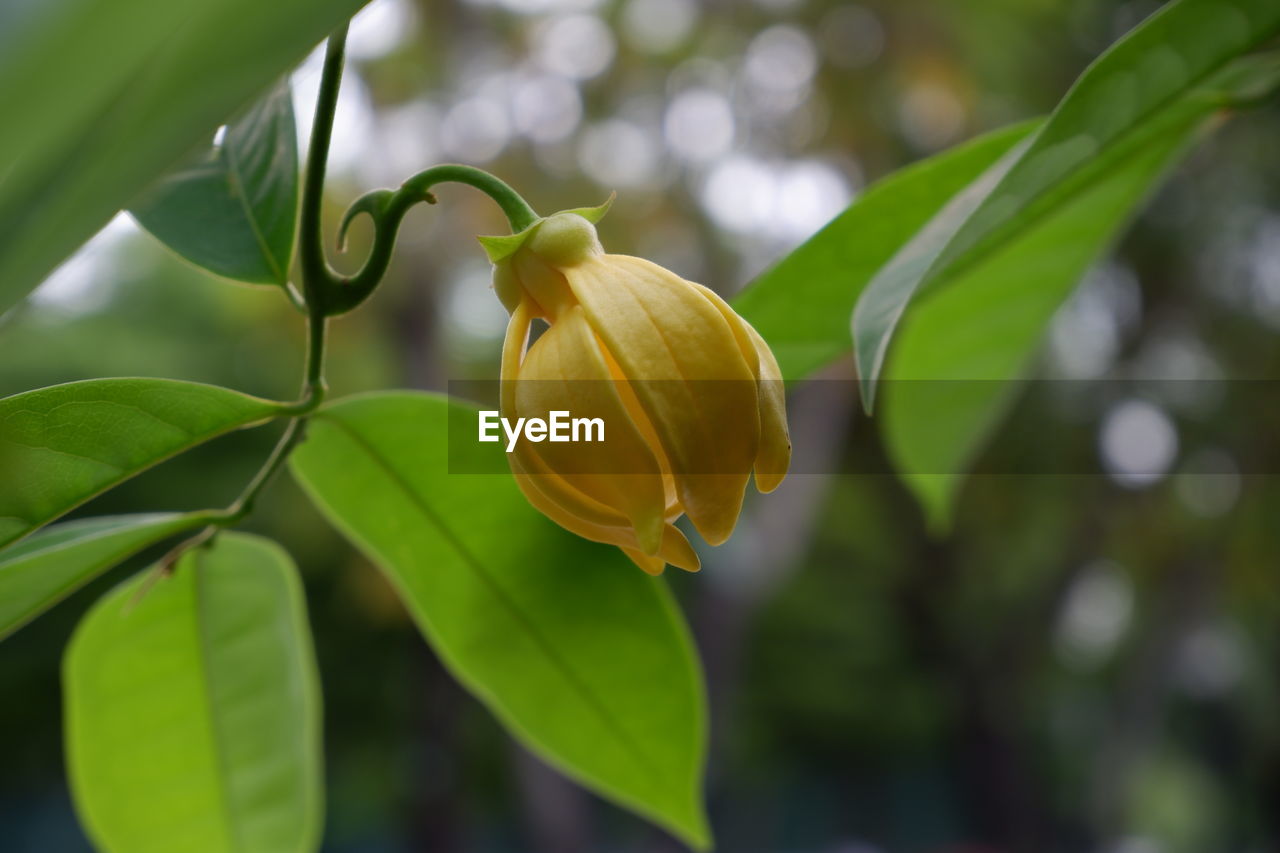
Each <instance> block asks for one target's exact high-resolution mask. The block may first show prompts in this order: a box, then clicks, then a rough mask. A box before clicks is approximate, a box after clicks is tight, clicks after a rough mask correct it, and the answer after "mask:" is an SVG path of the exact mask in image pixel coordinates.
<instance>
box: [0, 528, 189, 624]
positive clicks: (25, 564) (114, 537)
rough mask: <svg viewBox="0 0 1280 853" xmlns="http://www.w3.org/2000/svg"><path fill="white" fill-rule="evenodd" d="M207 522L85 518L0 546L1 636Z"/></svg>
mask: <svg viewBox="0 0 1280 853" xmlns="http://www.w3.org/2000/svg"><path fill="white" fill-rule="evenodd" d="M205 523H206V519H205V516H203V515H202V514H199V513H190V514H185V515H184V514H179V513H154V514H148V515H120V516H108V517H103V518H87V519H82V520H79V521H68V522H67V523H65V524H58V525H54V526H53V527H47V528H45V529H44V530H41V531H40V532H38V533H36V534H35V535H33V536H30V537H28V538H26V539H24V540H22V541H21V542H17V543H15V544H13V545H10V546H9V547H8V548H5V549H4V550H0V639H4V638H5V637H7V636H9V635H10V634H12V633H13V632H14V631H16V630H18V629H19V628H21V627H22V626H23V625H25V624H26V623H27V622H29V621H31V620H32V619H34V618H35V617H37V616H39V615H40V614H41V613H43V612H44V611H46V610H48V609H49V608H50V607H52V606H53V605H55V604H57V603H58V602H59V601H61V600H62V599H64V598H66V597H67V596H68V595H70V594H71V593H73V592H75V591H76V590H77V589H79V588H80V587H81V586H83V585H84V584H86V583H88V582H89V581H91V580H93V579H94V578H95V577H97V576H98V575H100V574H102V573H103V572H105V571H106V570H107V569H110V568H111V567H112V566H115V565H117V564H119V563H120V562H122V561H124V560H126V559H128V558H129V557H132V556H133V555H134V554H137V553H138V552H139V551H142V550H143V549H145V548H148V547H150V546H152V545H155V544H156V543H157V542H162V541H164V540H165V539H168V538H169V537H171V536H174V535H176V534H178V533H182V532H184V531H187V530H192V529H194V528H196V527H199V526H201V525H202V524H205Z"/></svg>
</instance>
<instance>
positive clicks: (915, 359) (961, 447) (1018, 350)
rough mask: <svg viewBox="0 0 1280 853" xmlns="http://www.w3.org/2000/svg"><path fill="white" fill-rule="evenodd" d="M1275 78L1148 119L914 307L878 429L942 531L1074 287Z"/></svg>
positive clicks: (1268, 69) (1245, 66) (1270, 61)
mask: <svg viewBox="0 0 1280 853" xmlns="http://www.w3.org/2000/svg"><path fill="white" fill-rule="evenodd" d="M1278 67H1280V62H1278V61H1277V57H1274V56H1270V57H1249V58H1247V59H1244V60H1240V61H1238V62H1235V63H1233V64H1232V65H1231V66H1230V67H1229V68H1227V69H1226V70H1224V71H1223V72H1222V73H1220V74H1219V75H1217V76H1216V77H1215V79H1214V81H1213V84H1212V85H1211V86H1206V87H1205V88H1203V89H1201V90H1197V91H1196V92H1194V93H1192V94H1191V95H1188V96H1187V97H1186V98H1183V99H1182V100H1181V101H1179V102H1177V103H1176V104H1173V105H1171V106H1170V107H1168V108H1166V109H1164V110H1162V111H1161V113H1160V114H1159V115H1158V116H1154V117H1152V119H1151V120H1150V121H1149V122H1148V123H1147V125H1146V126H1145V128H1144V130H1143V132H1141V133H1135V134H1133V135H1132V137H1131V141H1130V143H1129V144H1127V145H1126V146H1125V148H1124V151H1123V153H1121V152H1117V155H1116V156H1115V157H1113V158H1112V159H1111V160H1110V161H1109V168H1108V169H1107V171H1105V172H1099V173H1095V174H1094V176H1093V178H1092V180H1091V181H1090V182H1088V183H1087V184H1083V185H1082V187H1081V189H1080V191H1079V192H1078V193H1077V194H1076V195H1074V196H1072V197H1070V198H1065V199H1064V200H1063V202H1062V203H1061V204H1060V205H1059V206H1058V207H1057V209H1055V210H1054V211H1053V212H1052V213H1049V214H1046V215H1043V216H1041V217H1039V218H1037V219H1036V220H1035V221H1034V222H1032V223H1030V224H1029V225H1028V226H1027V227H1026V228H1024V229H1023V230H1022V231H1021V232H1020V233H1019V234H1018V235H1017V236H1016V237H1012V238H1010V239H1009V240H1007V241H1005V242H1004V243H1002V244H1001V245H1000V246H999V247H998V248H996V249H993V250H992V251H990V252H988V253H987V254H985V255H984V256H982V257H981V258H980V259H978V260H977V261H976V262H975V263H973V264H972V265H970V266H969V267H966V268H964V269H963V270H962V271H961V272H960V273H959V274H958V276H957V277H956V278H955V280H954V281H950V282H949V284H948V286H947V287H945V288H942V289H939V290H937V291H934V292H931V293H929V294H927V295H926V296H925V297H924V298H922V299H920V300H919V302H918V303H916V304H914V305H913V306H912V309H911V311H910V312H909V313H908V314H907V315H906V318H905V319H904V321H903V323H902V326H901V328H900V330H899V331H898V333H897V336H896V343H895V345H894V346H895V349H894V354H893V357H892V358H891V359H890V360H889V362H888V364H887V365H886V368H885V378H887V379H888V380H889V381H888V383H887V385H888V390H887V391H886V397H885V417H884V422H883V428H884V431H885V435H886V443H887V446H888V450H889V455H890V457H891V458H892V459H893V461H894V463H895V466H896V467H897V469H898V471H899V472H900V473H901V474H902V476H903V477H904V479H905V480H906V482H907V484H908V485H909V486H910V487H911V489H912V491H913V492H915V494H916V497H917V498H918V499H919V500H920V502H921V504H922V506H923V507H924V508H925V511H926V514H927V516H928V518H929V521H930V524H931V526H932V527H933V529H934V530H935V531H938V532H942V531H945V529H946V528H947V527H948V526H949V524H950V518H951V510H952V505H953V502H954V497H955V492H956V490H957V489H958V487H959V485H960V484H961V482H962V478H963V476H964V473H965V471H966V470H967V469H968V467H969V466H970V465H971V463H972V462H973V459H974V457H975V456H976V455H977V454H978V452H979V451H980V450H981V448H982V446H983V444H984V443H985V441H986V440H987V438H988V437H989V435H990V434H991V432H992V431H993V430H994V428H995V426H996V424H997V423H998V421H999V419H1000V417H1001V415H1002V413H1003V412H1004V410H1005V408H1006V407H1007V406H1008V405H1009V404H1010V403H1011V402H1012V400H1013V396H1014V393H1015V392H1016V390H1017V387H1018V381H1019V380H1020V379H1021V378H1022V377H1023V376H1024V375H1025V374H1026V372H1027V370H1028V368H1029V366H1030V365H1031V363H1032V361H1033V359H1034V356H1035V353H1036V350H1037V347H1038V344H1039V341H1040V340H1041V338H1042V337H1043V335H1044V332H1045V330H1046V329H1047V327H1048V324H1049V322H1050V320H1051V319H1052V316H1053V314H1054V312H1055V311H1056V310H1057V309H1058V307H1059V306H1060V305H1061V304H1062V302H1063V301H1064V300H1065V299H1066V297H1067V296H1068V295H1069V294H1070V292H1071V290H1072V289H1073V287H1074V286H1075V283H1076V282H1077V280H1079V278H1080V277H1081V276H1082V275H1083V274H1084V272H1085V271H1086V270H1087V268H1088V267H1089V265H1090V263H1092V262H1093V261H1094V260H1095V259H1096V258H1097V257H1098V256H1099V255H1100V254H1102V253H1103V252H1104V251H1105V249H1106V248H1107V246H1108V244H1109V243H1110V242H1111V241H1112V240H1113V239H1114V237H1115V235H1116V234H1117V233H1118V232H1119V231H1120V230H1121V229H1122V227H1123V225H1124V223H1125V222H1126V221H1128V219H1129V218H1130V217H1131V216H1132V215H1133V212H1134V211H1135V210H1136V209H1137V207H1138V206H1139V205H1140V204H1141V202H1142V201H1143V199H1144V198H1145V197H1146V196H1147V195H1148V194H1149V193H1150V192H1151V189H1152V187H1153V186H1155V184H1156V183H1157V182H1158V181H1159V179H1160V177H1161V176H1162V175H1163V174H1164V173H1165V171H1167V169H1168V168H1169V167H1170V166H1171V165H1172V164H1174V163H1175V162H1176V161H1177V160H1178V158H1179V156H1180V155H1181V154H1182V153H1183V152H1184V151H1185V150H1186V149H1187V147H1188V145H1189V143H1190V142H1191V141H1192V140H1193V139H1194V138H1195V136H1196V135H1197V133H1198V132H1200V131H1202V130H1203V129H1204V128H1205V127H1206V126H1208V125H1209V124H1210V123H1212V122H1213V121H1214V116H1213V114H1214V112H1215V111H1216V110H1217V109H1218V107H1219V106H1221V105H1222V104H1224V103H1230V102H1233V101H1234V100H1236V99H1237V98H1241V97H1246V98H1247V97H1256V95H1257V92H1258V90H1259V86H1261V85H1270V86H1274V85H1276V84H1277V82H1278V81H1280V80H1278V78H1277V75H1276V70H1277V68H1278Z"/></svg>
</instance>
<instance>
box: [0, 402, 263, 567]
mask: <svg viewBox="0 0 1280 853" xmlns="http://www.w3.org/2000/svg"><path fill="white" fill-rule="evenodd" d="M281 408H282V406H281V404H280V403H274V402H272V401H270V400H262V399H259V398H257V397H250V396H248V395H246V394H241V393H239V392H238V391H231V390H229V389H227V388H219V387H217V386H216V385H201V384H199V383H196V382H180V381H178V380H174V379H90V380H87V381H84V382H69V383H67V384H65V385H54V386H52V387H50V388H41V389H39V390H36V391H27V392H26V393H23V394H15V395H14V396H12V397H6V398H4V399H3V400H0V469H3V470H4V472H5V480H6V482H5V486H4V489H3V490H2V491H0V548H2V547H4V546H5V545H7V544H8V543H10V542H13V541H14V540H16V539H20V538H21V537H23V536H26V535H27V534H28V533H30V532H31V531H32V530H35V529H36V528H37V527H42V526H43V525H45V524H47V523H49V522H50V521H52V520H53V519H55V518H57V517H58V516H60V515H62V514H63V513H65V512H67V511H68V510H71V509H73V508H75V507H76V506H78V505H80V504H82V503H84V502H85V501H87V500H89V498H91V497H93V496H94V495H97V494H99V493H100V492H103V491H105V490H107V489H109V488H111V487H112V486H114V485H116V484H117V483H120V482H122V481H124V480H127V479H128V478H129V477H132V476H133V475H135V474H137V473H139V472H141V471H143V470H145V469H147V468H150V467H151V466H152V465H155V464H156V463H157V462H162V461H164V460H165V459H168V458H169V457H170V456H173V455H175V454H177V453H181V452H182V451H184V450H188V449H190V448H192V447H195V446H196V445H197V444H200V443H201V442H204V441H208V440H209V439H211V438H214V437H215V436H218V435H222V434H223V433H226V432H230V431H231V430H234V429H239V428H240V427H244V426H249V425H250V424H255V423H258V422H260V421H263V420H266V419H268V418H270V417H272V416H274V415H276V414H278V413H279V412H280V411H281Z"/></svg>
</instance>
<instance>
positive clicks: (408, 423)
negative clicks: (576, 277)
mask: <svg viewBox="0 0 1280 853" xmlns="http://www.w3.org/2000/svg"><path fill="white" fill-rule="evenodd" d="M451 406H452V407H454V408H453V411H454V413H455V415H460V416H461V417H462V418H463V420H464V421H465V422H468V423H471V422H473V420H472V419H473V418H474V417H475V414H474V412H475V410H474V409H470V408H466V407H461V406H460V405H459V404H457V403H449V402H448V401H446V400H445V399H444V398H441V397H436V396H432V395H426V394H415V393H408V392H401V393H390V394H377V395H369V396H363V397H356V398H352V399H349V400H345V401H343V402H340V403H338V404H336V405H334V406H332V407H328V408H325V409H322V410H321V411H320V413H319V414H318V415H317V416H316V417H315V419H314V420H313V421H312V423H311V426H310V429H309V432H308V437H307V440H306V442H305V443H304V444H303V445H302V446H301V447H300V448H299V449H298V450H297V451H296V452H295V454H294V457H293V463H292V464H293V471H294V473H295V475H296V476H297V478H298V479H299V481H300V482H301V483H302V485H303V487H304V488H305V489H306V491H307V492H308V494H310V495H311V497H312V498H313V499H314V500H315V502H316V504H317V505H318V506H319V507H320V509H321V510H322V511H323V512H324V513H325V515H326V516H328V517H329V519H330V520H331V521H332V522H333V523H334V525H335V526H337V527H338V528H339V529H340V530H341V531H342V532H343V533H344V534H345V535H346V536H347V537H348V538H349V539H350V540H351V541H352V542H353V543H354V544H355V545H356V546H357V547H358V548H359V549H360V550H361V551H362V552H364V553H365V554H366V555H367V556H368V557H369V558H370V560H372V561H373V562H374V563H376V564H377V565H378V566H379V567H381V569H382V570H383V572H385V573H386V575H387V577H388V578H389V579H390V580H391V583H392V584H393V585H394V586H395V588H396V589H397V590H398V591H399V593H400V595H401V597H402V598H403V599H404V601H405V603H406V605H407V606H408V608H409V610H410V612H411V613H412V614H413V617H414V619H415V620H416V621H417V623H418V626H419V627H420V628H421V630H422V632H423V634H424V635H425V636H426V638H427V639H428V640H429V641H430V642H431V644H432V646H433V647H434V648H435V649H436V651H437V653H438V654H439V655H440V657H441V658H442V659H443V660H444V662H445V663H446V665H447V666H448V667H449V668H450V669H451V670H452V671H453V673H454V674H455V675H456V676H457V678H458V680H459V681H461V682H462V683H463V684H464V685H465V686H466V687H467V688H468V689H470V690H471V692H472V693H474V694H475V695H476V697H477V698H479V699H480V700H481V701H482V702H484V703H485V704H486V705H487V706H488V707H489V708H490V710H492V711H493V713H494V714H495V715H496V716H497V717H498V719H499V720H500V721H501V722H502V723H503V724H504V725H505V726H506V727H507V729H508V730H510V731H511V732H512V733H513V734H514V735H515V736H516V737H518V738H519V739H520V740H522V741H523V742H524V743H525V744H527V745H528V746H529V747H530V748H531V749H533V750H534V751H535V752H537V753H538V754H539V755H541V756H542V757H543V758H545V759H546V760H547V761H548V762H550V763H551V764H553V765H555V766H557V767H559V768H560V769H561V770H563V771H564V772H565V773H566V774H568V775H569V776H571V777H573V778H575V779H577V780H578V781H580V782H582V783H583V784H585V785H587V786H588V787H590V788H593V789H595V790H596V791H599V792H601V793H602V794H604V795H605V796H608V797H610V798H611V799H613V800H615V801H617V802H618V803H620V804H622V805H625V806H627V807H629V808H631V809H633V810H635V811H636V812H638V813H640V814H642V815H644V816H646V817H648V818H650V819H651V820H653V821H655V822H657V823H659V824H661V825H662V826H665V827H666V828H668V829H670V830H671V831H672V832H674V833H676V834H677V835H679V836H681V837H682V838H684V839H685V840H686V841H687V842H689V843H690V844H692V845H694V846H696V847H705V846H706V845H707V843H708V830H707V827H706V822H705V818H704V816H703V810H702V796H701V783H702V766H703V760H704V753H705V750H706V736H705V725H706V720H705V709H704V706H703V702H704V700H703V693H702V686H701V678H700V674H699V668H698V664H697V659H696V656H695V653H694V651H693V647H692V644H691V642H690V639H689V636H688V632H687V630H686V628H685V625H684V622H683V619H682V618H681V616H680V613H679V611H678V609H677V608H676V607H675V605H674V603H673V602H672V600H671V596H670V594H669V593H668V591H667V588H666V586H665V585H664V583H663V582H662V581H661V580H660V579H653V578H650V577H648V576H646V575H645V574H643V573H642V572H640V571H638V570H637V569H636V568H635V567H634V566H633V565H631V564H630V563H629V562H628V561H627V560H626V558H625V557H623V556H622V554H621V553H620V552H619V551H618V550H617V549H615V548H609V547H605V546H602V545H597V544H594V543H591V542H587V541H585V540H582V539H579V538H578V537H576V536H573V535H571V534H569V533H566V532H565V531H563V530H561V529H560V528H559V527H557V526H555V525H554V524H552V523H551V522H550V521H547V520H546V519H545V518H543V517H542V516H541V515H539V514H538V513H537V512H536V511H534V510H533V509H532V508H531V507H530V506H529V505H528V504H527V503H526V502H525V500H524V497H523V496H522V495H521V494H520V491H519V489H518V488H517V487H516V484H515V482H514V481H513V480H512V478H511V477H510V475H508V474H506V473H503V474H461V473H449V470H450V468H449V465H450V462H451V461H452V462H453V463H454V465H455V470H482V469H473V468H469V467H468V466H467V465H466V463H465V461H462V458H461V457H460V456H456V457H455V458H454V459H452V460H450V459H449V457H448V451H449V448H448V444H449V443H448V440H447V426H446V424H447V419H448V417H449V413H450V407H451ZM457 444H459V442H455V445H457ZM454 451H455V454H457V453H460V452H461V451H460V448H458V447H456V446H455V448H454Z"/></svg>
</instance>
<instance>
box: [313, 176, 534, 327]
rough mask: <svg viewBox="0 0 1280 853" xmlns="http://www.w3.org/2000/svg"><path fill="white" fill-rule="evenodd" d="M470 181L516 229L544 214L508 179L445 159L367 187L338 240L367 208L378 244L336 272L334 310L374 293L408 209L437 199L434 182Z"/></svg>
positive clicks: (345, 218)
mask: <svg viewBox="0 0 1280 853" xmlns="http://www.w3.org/2000/svg"><path fill="white" fill-rule="evenodd" d="M445 183H453V184H466V185H467V186H469V187H473V188H475V189H478V190H480V191H481V192H482V193H484V194H485V195H487V196H489V198H491V199H493V200H494V201H495V202H497V203H498V206H499V207H500V208H502V212H503V214H505V215H506V217H507V221H508V222H509V223H510V225H511V230H512V232H515V233H519V232H520V231H524V230H525V229H526V228H529V227H531V226H533V225H534V224H535V223H536V222H537V221H538V219H539V218H540V217H539V216H538V214H537V213H536V212H534V209H533V208H532V207H530V206H529V203H528V202H527V201H525V200H524V199H523V198H522V197H521V196H520V194H519V193H517V192H516V191H515V190H513V189H512V188H511V187H510V186H509V185H508V184H507V183H506V182H504V181H502V180H501V179H499V178H497V177H495V176H493V175H491V174H489V173H488V172H486V171H484V170H483V169H477V168H475V167H474V166H464V165H461V164H458V163H445V164H443V165H440V166H432V167H431V168H430V169H427V170H425V171H422V172H419V173H418V174H416V175H414V176H413V177H411V178H409V179H408V180H407V181H405V182H404V183H403V184H401V185H400V188H399V189H397V190H394V191H393V190H374V191H373V192H370V193H366V194H365V195H363V196H361V197H360V198H358V199H356V201H355V202H354V203H352V205H351V207H349V208H347V212H346V214H344V215H343V217H342V223H341V225H339V226H338V246H339V248H345V246H346V237H347V228H348V227H349V226H350V225H351V222H352V221H353V220H354V219H355V218H356V217H357V216H359V215H360V214H362V213H365V214H368V215H369V217H370V218H371V219H372V220H373V225H374V234H373V248H372V249H371V250H370V252H369V257H368V259H366V260H365V262H364V266H363V267H361V268H360V271H359V272H358V273H356V274H355V275H351V276H341V277H337V279H336V283H337V287H335V288H334V290H333V291H332V292H331V293H330V294H329V296H330V299H331V302H330V303H329V313H330V314H341V313H343V312H346V311H350V310H351V309H352V308H355V307H356V306H357V305H359V304H360V303H361V302H363V301H364V300H365V299H367V298H368V297H369V295H370V294H371V293H373V291H374V289H375V288H376V287H377V286H378V284H379V283H380V282H381V281H382V277H383V276H384V275H385V274H386V272H387V266H388V265H389V264H390V263H391V255H392V252H393V250H394V249H395V245H396V236H397V235H398V234H399V231H400V223H401V222H402V221H403V220H404V217H405V214H407V213H408V212H409V210H410V209H412V208H413V206H414V205H416V204H418V203H420V202H426V203H428V204H435V203H436V197H435V196H434V195H433V194H432V193H431V188H432V187H434V186H436V185H437V184H445Z"/></svg>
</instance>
